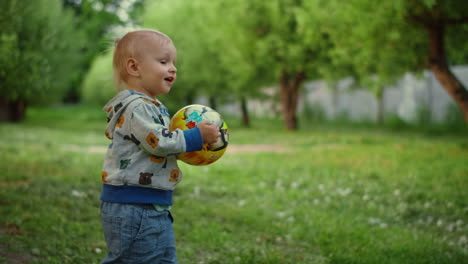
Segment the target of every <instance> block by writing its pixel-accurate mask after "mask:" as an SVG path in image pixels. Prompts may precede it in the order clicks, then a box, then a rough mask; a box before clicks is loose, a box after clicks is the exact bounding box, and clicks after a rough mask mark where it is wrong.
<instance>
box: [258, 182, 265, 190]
mask: <svg viewBox="0 0 468 264" xmlns="http://www.w3.org/2000/svg"><path fill="white" fill-rule="evenodd" d="M258 187H260V188H261V189H264V188H265V187H266V183H265V182H263V181H261V182H259V183H258Z"/></svg>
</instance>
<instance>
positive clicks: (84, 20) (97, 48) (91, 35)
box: [62, 0, 143, 103]
mask: <svg viewBox="0 0 468 264" xmlns="http://www.w3.org/2000/svg"><path fill="white" fill-rule="evenodd" d="M62 1H63V6H64V7H65V8H66V9H70V10H72V11H73V13H74V14H75V17H76V18H75V27H76V29H77V30H76V32H75V34H76V39H80V40H81V41H82V45H81V47H80V51H79V52H80V55H81V56H80V62H79V64H78V65H77V67H75V71H74V74H73V75H72V81H71V83H70V87H69V88H68V91H67V94H66V97H65V98H64V101H65V102H70V103H76V102H78V101H80V87H81V85H82V82H83V79H84V76H85V73H86V72H87V71H88V70H89V69H90V66H91V64H92V62H93V60H94V59H95V58H96V56H99V55H101V54H102V53H104V52H106V50H107V49H108V48H109V46H111V45H112V44H113V39H112V37H113V36H112V34H111V33H110V31H111V30H112V29H113V28H114V27H116V26H119V25H120V26H123V25H126V24H133V23H136V22H137V21H138V20H137V18H138V16H139V14H140V13H141V12H142V6H143V2H142V0H132V1H123V0H80V1H76V0H62Z"/></svg>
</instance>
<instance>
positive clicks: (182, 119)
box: [170, 104, 229, 165]
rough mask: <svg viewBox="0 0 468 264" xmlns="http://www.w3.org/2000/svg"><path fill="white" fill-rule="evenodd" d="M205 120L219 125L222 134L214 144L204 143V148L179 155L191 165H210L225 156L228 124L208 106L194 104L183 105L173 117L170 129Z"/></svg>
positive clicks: (185, 127)
mask: <svg viewBox="0 0 468 264" xmlns="http://www.w3.org/2000/svg"><path fill="white" fill-rule="evenodd" d="M203 120H209V121H210V122H211V123H212V124H215V125H217V126H218V127H219V130H220V132H221V136H220V137H219V138H218V141H217V142H215V143H213V144H203V149H202V150H200V151H194V152H185V153H182V154H179V155H177V158H178V159H179V160H181V161H183V162H185V163H188V164H191V165H208V164H211V163H213V162H215V161H217V160H218V159H219V158H221V156H223V154H224V152H225V151H226V148H227V145H228V137H229V134H228V126H227V125H226V122H224V119H223V118H222V117H221V115H220V114H219V113H218V112H216V111H215V110H213V109H211V108H210V107H208V106H204V105H199V104H194V105H189V106H186V107H183V108H182V109H180V110H179V111H177V113H175V115H174V116H173V117H172V119H171V123H170V129H171V131H174V130H175V129H177V128H179V129H182V130H186V129H191V128H194V127H196V126H197V125H198V123H200V122H201V121H203Z"/></svg>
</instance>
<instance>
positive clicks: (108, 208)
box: [101, 202, 177, 264]
mask: <svg viewBox="0 0 468 264" xmlns="http://www.w3.org/2000/svg"><path fill="white" fill-rule="evenodd" d="M101 220H102V227H103V231H104V237H105V239H106V243H107V247H108V249H109V253H108V254H107V256H106V257H105V258H104V260H103V261H102V263H103V264H107V263H122V264H123V263H125V264H127V263H128V264H130V263H135V264H136V263H138V264H162V263H172V264H174V263H175V264H176V263H177V258H176V249H175V239H174V230H173V227H172V222H173V219H172V215H171V213H170V212H169V211H161V212H159V211H156V210H155V209H154V207H153V205H144V204H119V203H108V202H101Z"/></svg>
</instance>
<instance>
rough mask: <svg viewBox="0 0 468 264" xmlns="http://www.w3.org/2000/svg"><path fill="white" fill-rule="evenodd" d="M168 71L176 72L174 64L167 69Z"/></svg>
mask: <svg viewBox="0 0 468 264" xmlns="http://www.w3.org/2000/svg"><path fill="white" fill-rule="evenodd" d="M169 72H170V73H176V72H177V68H176V67H175V66H172V67H171V68H170V69H169Z"/></svg>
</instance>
